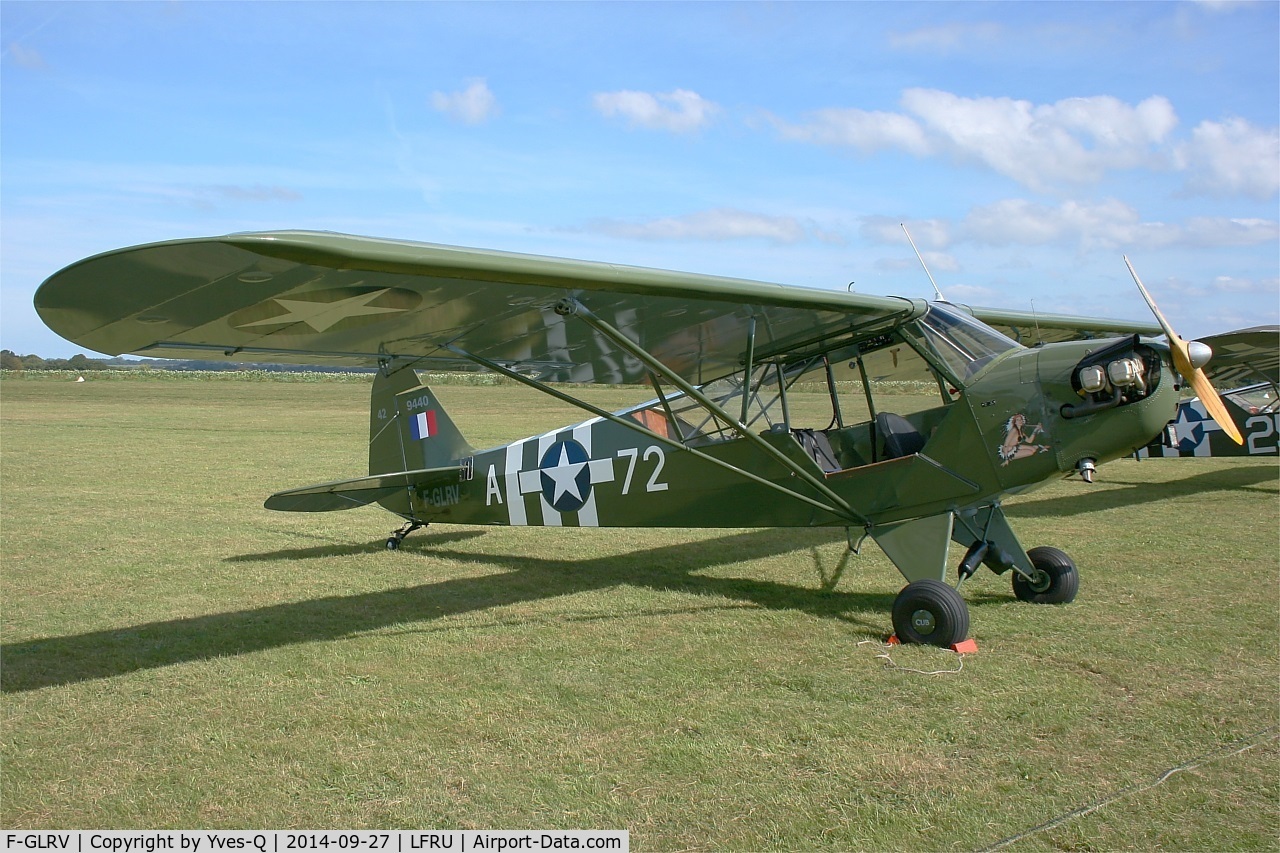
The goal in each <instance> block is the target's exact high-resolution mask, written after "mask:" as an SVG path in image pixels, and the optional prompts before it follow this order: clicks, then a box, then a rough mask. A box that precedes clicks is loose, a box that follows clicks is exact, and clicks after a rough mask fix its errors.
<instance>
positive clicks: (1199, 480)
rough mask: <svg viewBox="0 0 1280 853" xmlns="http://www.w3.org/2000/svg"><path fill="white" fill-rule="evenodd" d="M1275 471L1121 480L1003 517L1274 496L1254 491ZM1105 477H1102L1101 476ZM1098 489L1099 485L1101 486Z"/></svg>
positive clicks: (1009, 507) (1008, 508) (1015, 506)
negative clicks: (1220, 496) (1217, 495)
mask: <svg viewBox="0 0 1280 853" xmlns="http://www.w3.org/2000/svg"><path fill="white" fill-rule="evenodd" d="M1142 464H1143V465H1160V464H1173V465H1177V464H1178V463H1177V462H1176V461H1172V460H1171V461H1169V462H1166V463H1161V462H1143V463H1142ZM1278 474H1280V472H1278V471H1277V469H1276V465H1275V464H1274V462H1269V463H1266V464H1262V465H1248V466H1240V467H1232V468H1228V469H1226V470H1220V471H1207V472H1205V473H1203V474H1195V475H1193V476H1190V477H1182V478H1180V479H1177V480H1170V481H1168V482H1165V483H1152V482H1150V481H1126V480H1121V479H1114V478H1113V479H1105V480H1104V482H1106V483H1107V484H1109V485H1112V486H1116V485H1119V486H1123V487H1124V488H1102V489H1095V490H1089V488H1088V487H1082V488H1081V489H1079V490H1077V491H1073V492H1072V493H1071V494H1069V495H1063V496H1061V497H1056V498H1044V499H1042V500H1034V499H1029V500H1021V501H1013V502H1011V503H1008V504H1006V505H1005V513H1006V514H1007V515H1008V516H1009V517H1010V518H1041V517H1055V518H1056V517H1059V516H1066V515H1083V514H1086V513H1090V512H1104V511H1106V510H1110V509H1119V508H1123V507H1131V506H1135V505H1137V504H1145V503H1155V502H1157V501H1164V500H1171V499H1173V498H1178V497H1196V498H1197V499H1202V498H1203V497H1204V495H1206V494H1212V493H1213V492H1229V491H1235V490H1238V489H1244V490H1248V491H1257V492H1258V494H1260V495H1270V496H1271V499H1272V500H1274V493H1273V492H1270V491H1269V490H1265V489H1254V488H1253V487H1254V486H1258V485H1260V484H1262V483H1268V482H1275V481H1276V478H1277V475H1278ZM1103 476H1104V477H1105V474H1104V475H1103ZM1100 485H1101V484H1100Z"/></svg>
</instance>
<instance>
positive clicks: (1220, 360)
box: [1201, 326, 1280, 389]
mask: <svg viewBox="0 0 1280 853" xmlns="http://www.w3.org/2000/svg"><path fill="white" fill-rule="evenodd" d="M1201 340H1202V341H1203V342H1204V343H1206V344H1208V345H1209V346H1210V347H1212V348H1213V359H1212V360H1211V361H1210V362H1209V364H1208V366H1207V367H1205V373H1207V374H1209V379H1210V380H1212V382H1213V384H1214V385H1215V386H1217V387H1218V388H1220V389H1231V388H1239V387H1241V386H1243V385H1251V384H1253V383H1255V382H1260V381H1265V382H1270V383H1271V384H1272V385H1280V327H1277V326H1254V327H1253V328H1252V329H1241V330H1239V331H1236V332H1225V333H1223V334H1221V335H1210V336H1209V337H1207V338H1202V339H1201Z"/></svg>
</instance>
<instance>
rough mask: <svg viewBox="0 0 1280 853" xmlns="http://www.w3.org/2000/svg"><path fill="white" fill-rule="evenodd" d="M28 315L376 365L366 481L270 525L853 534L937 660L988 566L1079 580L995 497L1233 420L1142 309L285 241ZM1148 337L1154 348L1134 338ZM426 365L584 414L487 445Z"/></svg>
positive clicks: (170, 345) (354, 240) (126, 253)
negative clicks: (1022, 537) (602, 390)
mask: <svg viewBox="0 0 1280 853" xmlns="http://www.w3.org/2000/svg"><path fill="white" fill-rule="evenodd" d="M1134 278H1135V281H1137V275H1136V274H1135V275H1134ZM1138 285H1139V288H1140V289H1141V282H1138ZM1143 293H1144V295H1145V290H1143ZM1148 301H1150V299H1149V297H1148ZM36 308H37V310H38V311H39V313H40V315H41V317H42V318H43V319H44V321H45V322H46V323H47V324H48V325H49V326H50V327H51V328H53V329H54V330H55V331H57V332H58V333H59V334H61V335H63V336H64V337H66V338H68V339H70V340H72V341H75V342H76V343H78V344H81V345H83V346H86V347H89V348H92V349H94V350H97V351H100V352H107V353H113V354H120V353H134V354H139V355H147V356H165V357H174V358H193V357H194V358H224V359H228V360H233V361H235V360H245V359H246V358H250V357H252V358H254V359H258V360H268V359H269V360H274V361H280V362H286V363H307V364H335V365H368V366H376V367H377V368H378V369H379V373H378V376H377V379H376V380H375V382H374V386H373V391H372V400H371V408H370V419H369V421H370V427H369V436H370V437H369V467H368V475H367V476H362V477H358V478H354V479H348V480H340V481H335V482H331V483H324V484H319V485H316V486H307V487H303V488H298V489H289V490H286V491H283V492H279V493H277V494H275V495H272V496H271V497H270V498H269V499H268V500H267V503H266V505H267V507H268V508H271V509H279V510H289V511H303V512H314V511H328V510H338V509H348V508H352V507H356V506H364V505H369V504H373V503H376V504H379V505H381V506H382V507H384V508H385V509H387V510H389V511H391V512H393V513H395V514H396V515H398V516H400V517H401V518H402V519H404V521H405V524H404V526H403V527H402V528H401V529H400V530H398V531H396V532H395V533H394V534H393V535H392V536H391V538H390V539H388V540H387V545H388V547H389V548H392V549H394V548H396V547H398V546H399V543H400V542H401V540H402V539H403V538H404V536H406V535H407V534H408V533H409V532H411V531H412V530H414V529H416V528H418V527H421V526H423V525H425V524H428V523H430V522H433V521H441V522H450V523H462V524H494V525H543V526H575V525H576V526H602V527H608V526H658V527H730V528H732V527H769V526H835V527H844V528H846V529H847V531H848V536H849V543H850V549H851V551H856V549H857V548H858V547H859V546H860V545H861V543H862V542H863V540H864V539H865V538H866V537H868V536H869V537H870V538H872V539H873V540H874V541H875V542H876V543H877V544H878V545H879V546H880V547H881V548H882V549H883V550H884V552H885V553H886V554H887V555H888V556H889V558H890V559H891V560H892V561H893V562H894V564H895V565H896V566H897V567H898V569H899V571H900V572H901V573H902V575H903V576H904V577H905V578H906V580H907V581H908V583H907V586H906V587H905V588H904V589H903V590H902V592H901V593H900V594H899V595H898V598H897V600H896V601H895V604H894V607H893V625H894V630H895V633H896V634H897V636H898V637H899V638H900V639H902V640H903V641H907V642H920V643H931V644H936V645H941V646H953V645H955V644H956V643H957V642H959V641H961V640H963V639H964V638H965V637H966V636H967V635H968V629H969V615H968V609H967V607H966V605H965V603H964V599H963V598H962V597H961V596H960V594H959V592H958V589H959V588H960V586H961V585H962V584H963V582H964V581H965V580H966V579H967V578H968V577H970V576H972V574H973V573H974V572H975V571H977V569H978V568H979V567H980V566H982V565H986V566H987V567H988V568H991V569H992V570H993V571H995V572H997V573H1010V574H1011V576H1012V582H1013V590H1014V593H1015V594H1016V595H1017V597H1018V598H1020V599H1022V600H1025V601H1031V602H1041V603H1060V602H1067V601H1070V600H1072V599H1073V598H1074V597H1075V595H1076V592H1077V589H1078V584H1079V576H1078V573H1077V570H1076V567H1075V565H1074V563H1073V562H1072V561H1071V559H1070V558H1069V557H1068V556H1067V555H1066V554H1065V553H1063V552H1062V551H1060V550H1058V549H1057V548H1054V547H1044V546H1042V547H1037V548H1032V549H1030V550H1027V549H1025V548H1024V547H1023V546H1022V544H1021V543H1020V542H1019V541H1018V539H1017V537H1016V535H1015V534H1014V532H1013V530H1012V528H1011V527H1010V525H1009V523H1008V522H1007V520H1006V519H1005V515H1004V512H1003V510H1002V508H1001V504H1002V502H1003V501H1004V500H1005V498H1007V497H1008V496H1010V495H1013V494H1018V493H1021V492H1024V491H1026V490H1028V489H1031V488H1034V487H1035V486H1037V485H1039V484H1041V483H1044V482H1046V481H1048V480H1051V479H1054V478H1060V477H1063V476H1066V475H1071V474H1074V473H1078V474H1080V475H1081V476H1082V477H1083V478H1084V479H1085V480H1087V481H1091V480H1092V479H1093V476H1094V472H1095V470H1096V466H1097V465H1098V464H1101V463H1103V462H1105V461H1107V460H1109V459H1114V458H1117V457H1120V456H1124V455H1129V454H1132V453H1134V452H1135V451H1136V450H1137V449H1138V448H1141V447H1143V446H1145V445H1146V444H1147V442H1148V441H1150V440H1151V438H1152V436H1154V435H1156V434H1157V433H1158V432H1159V431H1160V430H1161V429H1162V428H1163V427H1164V425H1165V424H1166V423H1167V422H1168V421H1169V420H1170V419H1171V418H1172V417H1173V415H1174V411H1175V408H1176V405H1177V400H1178V385H1179V382H1180V381H1185V382H1188V383H1191V384H1192V385H1193V386H1194V387H1196V388H1197V389H1198V390H1199V391H1200V393H1201V395H1202V397H1206V398H1207V405H1208V406H1209V409H1210V411H1212V412H1214V414H1215V416H1218V417H1219V420H1220V422H1222V421H1225V423H1223V427H1224V429H1228V430H1230V429H1234V425H1233V424H1231V423H1230V420H1229V419H1228V418H1226V417H1225V416H1223V415H1221V411H1222V409H1221V403H1220V402H1215V401H1216V400H1217V398H1216V395H1214V394H1213V391H1212V387H1211V386H1210V385H1209V384H1208V379H1207V378H1206V377H1205V374H1204V372H1203V370H1202V369H1201V368H1202V367H1203V365H1204V364H1205V363H1206V361H1207V360H1208V355H1209V353H1208V351H1207V350H1206V349H1205V348H1204V347H1202V346H1201V345H1199V344H1196V343H1191V344H1188V343H1187V342H1185V341H1183V340H1182V339H1181V338H1178V337H1177V335H1176V334H1174V333H1173V331H1172V330H1171V329H1169V328H1168V324H1167V323H1165V322H1164V319H1163V317H1161V316H1160V315H1159V312H1158V310H1156V309H1155V306H1154V303H1152V308H1153V311H1155V313H1156V316H1157V321H1158V322H1157V323H1151V322H1145V323H1144V322H1136V323H1128V322H1119V321H1110V320H1099V319H1094V318H1086V317H1068V316H1060V315H1043V314H1041V315H1038V316H1037V315H1032V314H1028V313H1023V312H1017V311H1006V310H999V309H984V308H966V307H963V306H957V305H952V304H950V303H946V302H942V301H939V302H934V303H927V302H925V301H923V300H918V299H905V298H897V297H881V296H869V295H864V294H856V293H847V292H838V291H825V290H811V289H803V288H794V287H786V286H783V285H777V284H768V283H763V282H755V281H746V280H739V279H726V278H718V277H712V276H701V275H693V274H688V273H674V272H667V271H661V270H651V269H643V268H635V267H620V266H617V265H610V264H601V263H589V262H583V261H570V260H562V259H552V258H542V257H535V256H529V255H516V254H510V253H503V252H495V251H483V250H475V249H461V248H455V247H447V246H436V245H428V244H419V243H407V242H399V241H387V240H376V239H369V238H359V237H350V236H345V235H337V234H321V233H309V232H274V233H262V234H239V235H232V236H228V237H221V238H209V239H199V240H179V241H173V242H168V243H157V244H151V245H146V246H139V247H133V248H128V249H121V250H118V251H114V252H108V253H105V254H102V255H98V256H95V257H92V258H89V259H86V260H84V261H81V262H78V263H76V264H73V265H71V266H70V267H67V268H66V269H64V270H62V271H60V272H58V273H57V274H55V275H53V276H52V277H51V278H50V279H49V280H47V281H46V282H45V283H44V285H42V287H41V288H40V290H39V291H38V292H37V294H36ZM1161 331H1163V332H1165V333H1166V336H1167V338H1168V340H1169V343H1168V344H1161V343H1156V342H1153V341H1150V340H1144V339H1142V338H1140V337H1139V335H1140V334H1147V335H1154V334H1158V333H1160V332H1161ZM1116 335H1121V337H1115V336H1116ZM1027 344H1034V346H1033V347H1028V346H1027ZM441 370H447V371H457V370H485V371H492V372H494V373H498V374H501V375H503V376H507V377H509V378H510V379H512V380H515V381H518V382H521V383H524V384H526V385H528V386H530V387H533V388H536V389H537V390H539V391H541V392H543V393H545V394H548V395H550V396H552V397H554V398H556V399H559V400H562V401H564V402H567V403H570V404H573V405H575V406H577V407H579V408H581V409H582V410H584V411H585V412H586V413H587V414H588V415H589V416H590V417H589V418H588V419H586V420H584V421H582V422H581V423H578V424H573V425H569V426H566V427H564V428H562V429H559V430H554V431H552V432H549V433H546V434H544V435H541V436H532V437H529V438H526V439H523V440H521V441H517V442H514V443H512V444H510V445H506V446H503V447H496V448H491V449H487V450H476V449H473V448H472V447H470V446H469V445H468V444H467V442H466V440H465V438H464V437H463V435H462V433H461V431H460V430H459V429H458V427H457V426H456V425H455V424H454V423H453V421H452V420H451V418H450V417H449V416H448V414H447V412H446V410H445V409H444V407H443V406H442V404H441V401H440V399H439V398H438V397H437V395H436V393H435V391H433V390H432V389H431V388H430V387H429V386H428V384H427V382H428V375H427V373H428V371H441ZM887 379H892V380H917V381H923V382H925V383H927V387H929V388H932V395H933V400H934V402H932V403H931V404H929V405H927V406H925V407H924V408H922V409H920V410H918V411H911V412H898V411H893V410H892V404H893V402H894V398H893V397H891V396H889V397H886V396H878V395H877V394H876V393H875V389H876V386H877V383H878V382H881V381H883V380H887ZM582 384H648V385H650V386H652V388H653V391H654V399H653V400H652V401H651V402H649V403H645V404H642V405H639V406H636V407H633V408H631V409H627V410H624V411H621V412H608V411H604V410H602V409H599V408H597V407H596V406H594V405H593V404H592V403H590V402H588V401H587V400H585V399H583V398H582V397H581V396H580V395H579V394H577V393H575V391H576V386H580V385H582ZM1206 389H1207V394H1206ZM1208 398H1211V399H1208ZM952 542H955V543H957V544H958V545H959V546H960V547H961V548H963V549H964V554H963V557H962V558H961V559H960V560H959V567H958V572H957V575H956V578H957V579H956V582H955V586H952V585H951V584H949V583H948V582H947V580H948V577H949V575H950V568H949V567H950V565H951V563H950V560H949V557H948V553H949V546H950V543H952ZM846 559H847V555H846Z"/></svg>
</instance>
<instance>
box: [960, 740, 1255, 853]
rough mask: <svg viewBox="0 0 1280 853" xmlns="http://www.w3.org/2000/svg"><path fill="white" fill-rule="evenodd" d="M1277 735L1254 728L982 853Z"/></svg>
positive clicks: (1001, 847)
mask: <svg viewBox="0 0 1280 853" xmlns="http://www.w3.org/2000/svg"><path fill="white" fill-rule="evenodd" d="M1277 738H1280V726H1271V727H1270V728H1266V729H1263V730H1262V731H1260V732H1254V733H1253V734H1251V735H1249V736H1247V737H1243V738H1241V739H1240V740H1237V741H1233V742H1231V743H1229V744H1227V745H1226V746H1221V747H1218V748H1217V749H1215V750H1213V751H1211V752H1206V753H1204V754H1203V755H1201V756H1198V757H1196V758H1193V759H1191V760H1190V761H1188V762H1186V763H1185V764H1179V765H1178V766H1177V767H1170V768H1169V769H1168V770H1166V771H1164V772H1163V773H1161V774H1160V775H1159V776H1157V777H1156V778H1155V779H1154V780H1152V781H1150V782H1144V783H1141V784H1138V785H1130V786H1129V787H1128V788H1124V789H1122V790H1119V791H1116V792H1115V793H1114V794H1112V795H1111V796H1109V797H1104V798H1103V799H1101V800H1098V801H1097V802H1095V803H1092V804H1090V805H1087V806H1082V807H1080V808H1078V809H1076V810H1074V811H1070V812H1067V813H1066V814H1064V815H1060V816H1058V817H1055V818H1054V819H1053V820H1051V821H1047V822H1045V823H1042V824H1040V825H1039V826H1033V827H1031V828H1030V829H1028V830H1024V831H1023V832H1019V833H1018V834H1017V835H1010V836H1009V837H1008V838H1004V839H1001V840H1000V841H997V842H996V843H995V844H992V845H991V846H990V847H986V848H983V850H982V851H981V853H988V851H991V850H1002V849H1004V848H1005V847H1008V846H1009V845H1010V844H1014V843H1016V842H1019V841H1022V840H1023V839H1024V838H1030V837H1031V836H1033V835H1036V834H1037V833H1040V832H1044V831H1045V830H1046V829H1053V828H1054V827H1055V826H1058V825H1059V824H1063V823H1066V822H1067V821H1069V820H1071V819H1072V818H1077V817H1084V816H1085V815H1087V814H1091V813H1093V812H1096V811H1097V810H1098V809H1100V808H1102V807H1103V806H1106V805H1109V804H1111V803H1114V802H1115V801H1116V800H1119V799H1122V798H1124V797H1129V796H1132V795H1134V794H1141V793H1142V792H1143V791H1149V790H1151V789H1152V788H1154V787H1156V786H1157V785H1162V784H1164V783H1165V782H1166V781H1168V780H1169V778H1170V777H1172V776H1174V775H1176V774H1178V773H1181V772H1183V771H1184V770H1195V769H1196V768H1197V767H1202V766H1203V765H1205V764H1208V763H1209V762H1211V761H1214V760H1216V759H1218V758H1230V757H1231V756H1233V755H1239V754H1240V753H1242V752H1246V751H1248V750H1250V749H1253V748H1254V747H1255V746H1260V745H1261V744H1264V743H1266V742H1267V741H1270V740H1276V739H1277Z"/></svg>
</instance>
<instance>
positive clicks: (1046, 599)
mask: <svg viewBox="0 0 1280 853" xmlns="http://www.w3.org/2000/svg"><path fill="white" fill-rule="evenodd" d="M1027 556H1028V557H1030V558H1031V565H1033V566H1035V569H1036V571H1035V575H1034V576H1033V577H1032V578H1031V579H1030V580H1028V579H1027V578H1024V577H1023V576H1022V575H1020V574H1018V573H1017V572H1014V573H1013V594H1014V595H1016V596H1017V597H1018V600H1019V601H1030V602H1031V603H1032V604H1066V603H1067V602H1069V601H1074V600H1075V597H1076V593H1077V592H1079V591H1080V573H1079V572H1078V571H1077V570H1076V564H1075V563H1074V562H1073V561H1072V559H1071V558H1070V557H1068V556H1067V555H1066V554H1064V553H1063V552H1062V551H1059V550H1058V549H1057V548H1049V547H1045V546H1042V547H1039V548H1032V549H1031V550H1030V551H1028V552H1027Z"/></svg>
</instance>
